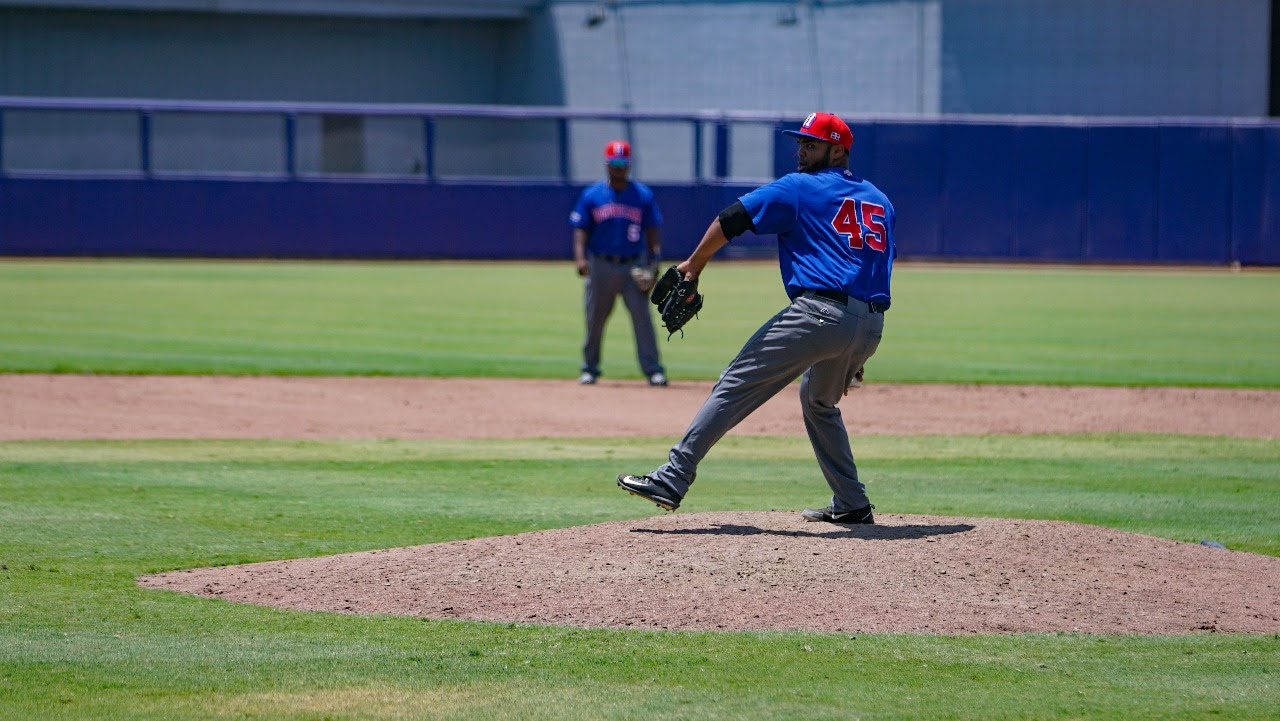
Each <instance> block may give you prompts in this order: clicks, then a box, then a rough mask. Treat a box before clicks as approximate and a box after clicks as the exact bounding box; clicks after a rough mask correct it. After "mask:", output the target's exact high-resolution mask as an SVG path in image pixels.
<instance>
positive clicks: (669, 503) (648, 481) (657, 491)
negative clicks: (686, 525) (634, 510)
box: [618, 473, 680, 511]
mask: <svg viewBox="0 0 1280 721" xmlns="http://www.w3.org/2000/svg"><path fill="white" fill-rule="evenodd" d="M618 488H621V489H622V490H624V491H626V492H627V493H630V494H631V495H633V496H640V497H641V498H644V499H646V500H650V501H653V502H654V503H656V504H658V507H659V508H662V509H665V510H668V511H674V510H676V509H677V508H679V507H680V496H679V495H677V494H676V493H675V492H674V491H672V490H671V489H670V488H667V487H666V485H665V484H663V483H662V482H660V481H658V480H655V479H653V478H650V477H648V476H632V475H629V474H626V473H621V474H619V475H618Z"/></svg>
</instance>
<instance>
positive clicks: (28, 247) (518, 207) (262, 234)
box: [0, 177, 751, 259]
mask: <svg viewBox="0 0 1280 721" xmlns="http://www.w3.org/2000/svg"><path fill="white" fill-rule="evenodd" d="M750 189H751V187H750V186H734V185H724V186H699V187H693V188H690V187H657V188H655V194H656V196H657V198H658V202H659V205H660V207H661V209H662V212H663V214H664V216H665V220H666V228H665V229H664V246H665V253H664V254H665V256H666V257H667V258H676V257H678V256H683V255H687V254H688V253H689V252H690V251H692V250H693V247H694V246H695V245H696V244H697V242H698V241H699V240H700V239H701V238H702V233H703V231H705V230H706V227H707V225H708V224H710V222H711V221H712V219H713V218H714V217H715V214H716V213H717V212H718V211H719V210H720V209H721V208H723V207H724V206H727V205H729V204H730V203H732V202H733V201H734V199H735V198H736V197H737V196H738V195H740V194H742V193H745V192H747V191H748V190H750ZM580 190H581V188H573V187H568V186H563V185H559V184H545V185H528V184H524V185H433V184H426V183H416V184H413V183H375V182H297V181H295V182H266V181H261V182H247V181H238V180H119V179H116V180H106V179H49V178H12V177H11V178H5V179H3V180H0V208H2V209H4V212H3V214H2V215H0V228H2V230H0V253H3V254H4V255H48V256H62V255H91V256H132V255H144V256H184V257H212V258H222V257H225V258H254V257H265V258H378V259H384V258H386V259H390V258H398V259H404V258H468V259H470V258H475V259H480V258H484V259H495V258H534V259H554V258H562V259H567V258H569V257H570V256H571V247H572V244H571V233H570V229H569V220H568V218H569V211H570V210H571V209H572V207H573V204H574V201H575V200H576V199H577V195H578V192H579V191H580Z"/></svg>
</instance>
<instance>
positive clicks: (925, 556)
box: [0, 375, 1280, 633]
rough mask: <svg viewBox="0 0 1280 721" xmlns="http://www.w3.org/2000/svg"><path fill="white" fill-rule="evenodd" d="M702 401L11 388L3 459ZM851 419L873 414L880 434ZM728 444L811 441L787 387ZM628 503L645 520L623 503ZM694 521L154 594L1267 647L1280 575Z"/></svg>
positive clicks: (396, 553) (332, 388)
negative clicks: (120, 445) (1193, 636)
mask: <svg viewBox="0 0 1280 721" xmlns="http://www.w3.org/2000/svg"><path fill="white" fill-rule="evenodd" d="M710 387H711V384H710V383H704V382H677V383H674V384H673V385H672V386H671V387H669V388H656V389H655V388H649V387H648V386H646V385H644V384H643V383H640V382H634V381H633V382H628V381H606V382H603V383H600V384H599V385H597V386H591V387H583V386H579V385H577V384H576V383H574V382H572V381H548V380H532V381H529V380H511V379H506V380H503V379H496V380H495V379H443V378H270V377H263V378H258V377H190V376H77V375H0V408H4V409H5V411H6V412H5V413H0V440H7V439H43V438H427V439H430V438H480V437H564V436H623V435H656V436H669V437H672V438H674V437H676V436H678V435H679V434H680V433H682V432H683V431H684V428H685V424H686V423H688V421H689V419H690V418H692V417H693V414H694V413H695V412H696V410H697V409H698V407H699V406H700V405H701V403H702V401H703V399H705V398H706V396H707V393H708V392H709V390H710ZM841 405H842V407H843V408H844V413H845V415H846V417H847V418H849V419H851V420H850V421H849V424H848V425H849V428H850V431H851V433H853V434H855V435H856V434H859V433H880V434H913V433H940V434H947V433H953V434H954V433H963V434H998V433H1083V432H1109V431H1138V432H1153V433H1189V434H1210V435H1233V436H1242V437H1257V438H1280V391H1269V390H1268V391H1256V390H1231V389H1187V388H1145V389H1142V388H1046V387H1036V386H976V385H950V386H949V385H893V384H878V383H875V382H874V380H872V381H871V382H870V383H869V384H868V385H867V386H866V387H865V388H862V389H860V390H858V391H857V392H856V394H855V395H852V396H851V397H850V398H849V399H848V400H846V401H845V402H844V403H842V404H841ZM855 419H875V423H874V425H869V424H867V423H864V422H858V421H857V420H855ZM733 432H734V433H740V434H803V433H804V427H803V423H802V421H801V419H800V412H799V404H798V403H797V402H796V398H795V394H794V393H793V392H783V393H782V394H780V395H779V396H778V397H777V398H775V399H773V400H772V401H770V402H769V403H766V404H765V405H764V407H762V408H761V409H759V410H758V411H757V412H756V413H754V414H753V415H752V416H751V417H749V418H748V419H747V420H746V421H745V422H744V423H743V424H742V425H740V426H739V427H738V428H736V429H735V430H734V431H733ZM618 502H619V503H636V502H638V501H637V500H636V499H630V500H627V497H625V496H621V495H620V496H619V500H618ZM877 520H878V521H879V522H880V525H877V526H873V527H853V528H844V527H839V526H830V525H826V524H806V523H804V522H803V521H801V520H800V519H799V517H798V515H797V514H796V513H794V512H788V513H694V514H674V515H669V516H661V517H654V518H646V519H641V520H635V521H626V522H618V523H605V524H599V525H594V526H585V527H579V528H568V529H559V530H549V531H539V532H536V533H525V534H520V535H516V536H503V537H497V538H482V539H475V540H469V541H457V542H452V543H440V544H433V545H427V546H416V547H412V548H398V549H390V550H381V551H370V552H367V553H353V554H347V555H341V556H329V557H323V558H309V559H299V560H293V561H278V562H272V563H262V564H254V565H248V566H236V567H226V568H213V569H195V570H189V571H175V572H172V573H166V574H161V575H157V576H148V577H144V578H142V579H140V581H139V582H140V583H141V585H143V586H147V587H151V588H169V589H173V590H178V591H183V592H186V593H195V594H200V595H204V596H211V597H216V598H223V599H227V600H232V601H242V602H248V603H260V604H266V605H272V606H286V607H291V608H305V609H316V610H327V611H338V612H345V613H393V614H407V615H416V616H427V617H433V618H468V619H486V620H496V621H517V622H526V623H546V624H566V625H580V626H614V627H640V628H684V629H726V630H728V629H734V630H739V629H806V630H817V631H847V632H892V631H903V632H917V633H987V632H1019V631H1058V630H1067V631H1084V632H1095V633H1130V632H1133V633H1184V632H1188V631H1233V632H1234V631H1239V632H1268V633H1272V632H1275V631H1277V630H1278V629H1280V593H1278V592H1277V591H1278V587H1280V559H1277V558H1270V557H1266V556H1257V555H1253V554H1246V553H1238V552H1233V551H1227V550H1222V549H1212V548H1207V547H1204V546H1199V545H1194V544H1186V543H1178V542H1174V541H1169V540H1164V539H1159V538H1151V537H1147V536H1139V535H1134V534H1129V533H1122V532H1119V531H1112V530H1108V529H1104V528H1097V527H1093V526H1081V525H1076V524H1070V523H1060V522H1047V521H1018V520H1007V519H975V518H943V517H933V516H900V515H891V514H885V515H881V516H879V517H878V518H877Z"/></svg>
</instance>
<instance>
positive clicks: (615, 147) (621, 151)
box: [604, 140, 631, 165]
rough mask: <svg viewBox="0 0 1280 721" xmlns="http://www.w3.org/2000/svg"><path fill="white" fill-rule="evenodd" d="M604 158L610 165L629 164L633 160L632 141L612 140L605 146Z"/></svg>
mask: <svg viewBox="0 0 1280 721" xmlns="http://www.w3.org/2000/svg"><path fill="white" fill-rule="evenodd" d="M604 159H605V160H607V161H608V162H609V164H610V165H627V164H629V163H630V162H631V143H628V142H627V141H625V140H610V141H609V142H608V143H605V146H604Z"/></svg>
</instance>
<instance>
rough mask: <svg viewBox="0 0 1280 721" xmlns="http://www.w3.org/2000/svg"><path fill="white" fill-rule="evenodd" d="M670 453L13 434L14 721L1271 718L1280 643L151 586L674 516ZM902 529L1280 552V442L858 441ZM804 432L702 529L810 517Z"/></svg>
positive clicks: (9, 610) (7, 498)
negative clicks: (969, 525) (716, 622)
mask: <svg viewBox="0 0 1280 721" xmlns="http://www.w3.org/2000/svg"><path fill="white" fill-rule="evenodd" d="M667 442H669V439H654V438H628V439H606V438H600V439H573V440H565V441H560V440H554V439H543V440H537V439H521V440H510V441H505V440H504V441H492V440H484V441H450V442H443V443H432V442H427V441H390V440H386V441H323V442H322V441H307V442H300V441H253V442H243V443H242V442H235V441H178V440H168V441H138V442H102V441H65V442H62V441H42V442H7V443H0V497H3V499H4V503H2V504H0V528H3V529H4V531H5V532H4V536H3V541H2V542H0V649H3V652H2V653H0V688H2V689H3V691H4V693H5V698H6V700H5V703H4V704H0V718H3V719H18V718H32V717H51V718H144V719H160V718H165V719H187V718H190V719H196V718H264V719H265V718H272V719H279V718H283V719H316V718H338V719H344V718H352V719H354V718H376V719H384V718H385V719H403V718H449V719H484V720H486V721H492V720H493V719H529V718H533V719H543V718H545V719H589V718H590V719H595V718H621V719H653V718H669V719H684V718H687V719H694V718H697V719H740V718H752V719H793V718H816V719H846V718H858V717H861V718H877V719H918V718H944V719H993V718H994V719H1015V718H1046V719H1055V718H1062V719H1067V718H1073V719H1074V718H1115V719H1157V718H1160V719H1166V718H1175V719H1181V718H1185V719H1191V718H1204V717H1209V716H1220V717H1223V718H1241V719H1265V718H1272V717H1273V714H1274V703H1273V702H1274V698H1275V694H1276V689H1277V686H1276V683H1277V681H1276V674H1275V670H1276V668H1277V667H1280V636H1277V635H1260V636H1259V635H1254V636H1242V635H1227V636H1224V635H1218V634H1196V635H1190V636H1181V637H1137V636H1115V637H1094V636H1080V635H1075V634H1047V635H1023V636H986V637H983V636H973V637H930V636H901V635H849V634H820V633H784V632H777V633H663V632H652V631H618V630H608V631H606V630H586V629H574V628H564V627H537V626H522V625H516V624H485V623H471V622H455V621H424V620H420V619H411V618H395V617H385V616H382V617H378V616H373V617H356V616H344V615H338V614H325V613H308V612H301V611H288V610H279V609H269V608H262V607H255V606H247V605H240V604H230V603H225V602H221V601H216V600H209V599H201V598H194V597H188V596H182V595H180V594H174V593H169V592H157V591H149V590H144V589H140V588H138V587H137V586H136V585H135V584H134V577H135V576H136V575H138V574H141V573H147V572H152V571H159V570H167V569H173V568H184V567H194V566H203V565H210V564H219V563H243V562H251V561H258V560H268V559H276V558H289V557H298V556H311V555H319V554H327V553H342V552H349V551H357V550H368V549H373V548H383V547H391V546H401V545H412V544H418V543H428V542H438V541H447V540H454V539H462V538H471V537H476V536H487V535H495V534H503V533H515V532H520V531H525V530H534V529H540V528H555V527H568V526H573V525H578V524H583V523H595V522H601V521H607V520H617V519H623V518H633V517H638V516H644V515H649V514H650V513H652V512H653V509H652V508H650V507H648V506H646V505H645V504H643V503H641V502H639V501H637V500H636V499H634V498H631V497H630V496H626V495H624V494H622V493H620V492H619V491H618V490H617V489H616V488H614V487H613V484H612V474H614V473H616V472H617V470H619V469H620V468H632V467H639V468H646V467H648V466H649V465H651V464H653V463H655V462H656V461H657V460H658V459H659V457H660V456H661V454H662V453H663V452H664V450H665V444H666V443H667ZM854 446H855V452H856V453H857V454H858V457H859V460H860V462H861V464H862V468H863V471H864V473H865V474H866V477H867V479H868V481H869V482H870V484H871V487H872V492H873V495H874V498H875V500H876V502H877V504H878V505H880V507H881V509H882V510H883V511H885V512H890V513H896V512H914V513H948V514H954V515H979V516H981V515H1008V516H1019V517H1029V518H1066V519H1069V520H1078V521H1082V522H1089V523H1100V524H1103V525H1107V526H1111V527H1116V528H1122V529H1125V530H1134V531H1138V532H1148V533H1154V534H1155V535H1162V536H1167V537H1170V538H1177V539H1179V540H1189V541H1192V542H1194V541H1196V540H1198V539H1199V537H1202V536H1205V537H1212V538H1215V539H1217V540H1219V541H1222V542H1224V543H1226V544H1227V545H1229V546H1232V547H1238V548H1247V549H1249V550H1253V551H1257V552H1262V553H1269V554H1271V555H1280V518H1278V517H1277V513H1280V512H1278V511H1277V510H1276V509H1278V508H1280V498H1278V497H1277V496H1278V495H1280V488H1278V487H1277V486H1278V485H1280V481H1277V478H1278V477H1280V474H1276V473H1275V472H1274V470H1275V468H1276V467H1278V466H1280V447H1277V445H1276V444H1275V443H1273V442H1268V441H1261V440H1251V439H1233V438H1194V437H1185V436H1129V435H1100V436H1036V437H923V438H902V437H880V436H866V437H857V438H855V439H854ZM823 493H824V485H823V483H822V481H821V478H820V474H819V473H818V472H817V469H816V466H815V464H814V462H813V459H812V455H811V451H810V450H809V448H808V446H807V443H806V442H805V440H804V439H803V438H795V437H767V438H757V437H733V436H731V437H729V438H728V439H726V440H725V441H724V443H722V444H721V445H720V446H717V448H716V450H715V451H714V452H713V455H712V457H711V458H709V459H708V460H707V462H706V463H705V465H704V467H703V471H702V473H701V474H700V478H699V480H698V482H697V484H695V486H694V492H693V493H692V494H691V495H690V497H689V500H688V503H689V510H691V511H698V510H717V509H737V508H744V509H768V508H797V507H799V506H802V505H804V504H806V503H808V502H810V501H812V500H813V499H814V498H820V497H822V495H823Z"/></svg>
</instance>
